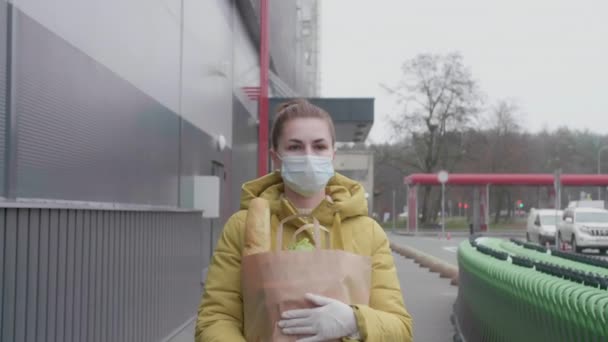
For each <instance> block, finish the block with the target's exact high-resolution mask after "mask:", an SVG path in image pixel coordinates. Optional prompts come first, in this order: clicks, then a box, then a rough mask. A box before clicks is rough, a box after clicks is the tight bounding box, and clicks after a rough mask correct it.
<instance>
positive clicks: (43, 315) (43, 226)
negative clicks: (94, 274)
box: [34, 209, 50, 341]
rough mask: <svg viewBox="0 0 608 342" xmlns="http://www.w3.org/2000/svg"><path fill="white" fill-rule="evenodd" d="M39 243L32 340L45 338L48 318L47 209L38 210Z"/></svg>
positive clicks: (48, 235)
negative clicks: (34, 323) (34, 325)
mask: <svg viewBox="0 0 608 342" xmlns="http://www.w3.org/2000/svg"><path fill="white" fill-rule="evenodd" d="M39 227H40V243H39V246H40V247H39V250H38V270H39V272H40V274H39V275H38V282H37V286H38V287H37V292H38V293H37V298H38V299H37V306H36V319H35V321H34V322H36V327H35V334H34V336H35V337H34V341H41V340H43V339H46V338H47V320H48V315H47V312H48V302H49V296H48V289H49V287H50V284H49V276H50V272H49V259H50V248H49V240H50V239H49V238H50V215H49V210H47V209H42V210H40V219H39Z"/></svg>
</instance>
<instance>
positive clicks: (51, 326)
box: [46, 210, 60, 342]
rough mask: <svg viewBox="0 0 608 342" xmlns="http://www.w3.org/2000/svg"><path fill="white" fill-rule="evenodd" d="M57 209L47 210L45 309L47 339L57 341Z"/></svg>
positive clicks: (58, 261)
mask: <svg viewBox="0 0 608 342" xmlns="http://www.w3.org/2000/svg"><path fill="white" fill-rule="evenodd" d="M59 213H60V211H59V210H50V211H49V262H48V265H49V287H48V289H47V298H48V300H49V302H48V305H47V311H46V320H47V325H46V331H47V335H46V336H47V341H49V342H54V341H57V322H58V317H57V316H58V315H57V311H56V310H57V306H58V298H59V290H60V288H59V287H58V285H59V275H58V270H59V263H60V259H59V252H60V249H59V216H60V215H59Z"/></svg>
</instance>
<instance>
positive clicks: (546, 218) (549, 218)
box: [540, 214, 562, 225]
mask: <svg viewBox="0 0 608 342" xmlns="http://www.w3.org/2000/svg"><path fill="white" fill-rule="evenodd" d="M561 216H562V215H561V214H560V215H555V214H543V215H541V216H540V222H541V223H542V224H548V225H555V222H557V218H558V217H561Z"/></svg>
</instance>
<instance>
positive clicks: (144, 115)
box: [14, 11, 179, 206]
mask: <svg viewBox="0 0 608 342" xmlns="http://www.w3.org/2000/svg"><path fill="white" fill-rule="evenodd" d="M14 13H15V20H16V23H17V26H16V34H15V43H14V48H15V49H16V51H17V56H18V57H19V59H18V60H17V61H15V63H16V75H15V77H16V82H17V89H16V91H15V95H14V101H15V103H16V113H14V115H16V117H17V123H18V135H17V139H18V143H17V146H18V152H17V153H18V155H19V158H18V165H17V175H18V176H17V196H18V197H26V198H52V199H62V200H78V201H99V202H120V203H137V204H154V205H170V206H177V205H178V203H177V196H178V192H177V189H178V177H177V175H178V172H179V170H178V165H179V162H178V155H179V153H178V151H179V144H178V142H179V116H177V115H176V114H175V113H173V112H172V111H170V110H169V109H168V108H166V107H164V106H163V105H161V104H160V103H159V102H157V101H156V100H154V99H153V98H151V97H149V96H147V95H145V94H144V93H142V92H141V91H139V90H138V89H137V88H135V87H133V86H132V85H130V84H129V83H128V82H126V81H125V80H123V79H121V78H120V77H118V76H117V75H115V74H114V73H112V72H111V71H110V70H108V69H107V68H105V67H103V66H102V65H100V64H99V63H97V62H96V61H94V60H93V59H92V58H91V57H89V56H86V55H85V54H83V53H82V52H81V51H78V50H77V49H76V48H75V47H73V46H71V45H70V44H68V43H67V42H66V41H64V40H63V39H61V38H60V37H58V36H57V35H55V34H53V33H52V32H50V31H48V30H47V29H46V28H44V27H43V26H41V25H40V24H39V23H37V22H35V21H34V20H33V19H31V18H29V17H28V16H27V15H25V14H23V13H22V12H20V11H14Z"/></svg>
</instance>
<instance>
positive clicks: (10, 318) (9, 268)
mask: <svg viewBox="0 0 608 342" xmlns="http://www.w3.org/2000/svg"><path fill="white" fill-rule="evenodd" d="M202 227H203V224H202V218H201V215H200V212H147V211H141V212H125V211H95V210H93V211H91V210H67V209H65V210H64V209H15V208H12V209H11V208H9V209H7V208H4V209H0V248H2V250H3V251H4V253H0V274H2V278H1V281H0V307H1V310H0V322H1V323H0V340H1V341H49V342H54V341H57V342H72V341H91V342H93V341H99V342H108V341H113V342H119V341H129V342H131V341H158V340H161V339H162V338H164V337H166V334H168V332H171V331H173V330H174V329H176V328H177V327H179V326H180V325H181V324H183V323H184V322H186V321H187V320H188V319H189V318H190V317H192V316H193V314H194V313H195V311H196V306H197V304H198V302H197V299H198V298H199V297H200V291H201V283H200V280H201V267H200V266H201V260H202V259H203V250H204V249H205V250H206V248H204V247H203V246H208V244H209V230H207V229H205V230H203V229H202ZM193 299H194V300H193Z"/></svg>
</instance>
